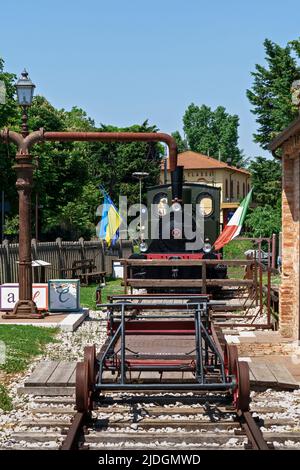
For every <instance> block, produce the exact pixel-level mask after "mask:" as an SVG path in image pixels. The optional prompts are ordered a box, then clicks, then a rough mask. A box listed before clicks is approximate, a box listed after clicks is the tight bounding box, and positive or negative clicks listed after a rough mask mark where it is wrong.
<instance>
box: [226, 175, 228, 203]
mask: <svg viewBox="0 0 300 470" xmlns="http://www.w3.org/2000/svg"><path fill="white" fill-rule="evenodd" d="M225 197H226V199H227V198H228V180H227V179H226V180H225Z"/></svg>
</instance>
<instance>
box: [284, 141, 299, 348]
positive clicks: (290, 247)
mask: <svg viewBox="0 0 300 470" xmlns="http://www.w3.org/2000/svg"><path fill="white" fill-rule="evenodd" d="M283 150H284V151H283V157H282V175H283V176H282V281H281V288H280V332H281V334H282V335H283V336H284V337H286V338H291V339H294V340H298V341H299V340H300V332H299V317H300V310H299V309H300V307H299V298H300V296H299V292H300V286H299V283H300V278H299V263H300V258H299V245H300V240H299V229H300V227H299V213H300V210H299V199H300V192H299V187H300V152H299V150H296V149H293V151H292V152H291V148H290V147H289V148H284V149H283Z"/></svg>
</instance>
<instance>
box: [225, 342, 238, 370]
mask: <svg viewBox="0 0 300 470" xmlns="http://www.w3.org/2000/svg"><path fill="white" fill-rule="evenodd" d="M237 361H238V348H237V347H236V346H235V345H234V344H226V346H225V351H224V364H225V370H226V372H227V374H228V375H233V374H235V373H236V362H237Z"/></svg>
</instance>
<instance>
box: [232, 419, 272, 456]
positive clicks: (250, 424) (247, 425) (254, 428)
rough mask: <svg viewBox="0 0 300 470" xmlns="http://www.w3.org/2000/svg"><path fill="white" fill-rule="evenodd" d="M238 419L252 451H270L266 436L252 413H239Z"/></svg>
mask: <svg viewBox="0 0 300 470" xmlns="http://www.w3.org/2000/svg"><path fill="white" fill-rule="evenodd" d="M238 417H239V420H240V424H241V427H242V429H243V431H245V433H246V436H247V438H248V441H249V444H250V445H251V447H252V449H253V450H270V448H269V446H268V443H267V442H266V441H265V439H264V436H263V434H262V432H261V430H260V428H259V427H258V425H257V423H256V422H255V420H254V418H253V416H252V415H251V413H250V411H238Z"/></svg>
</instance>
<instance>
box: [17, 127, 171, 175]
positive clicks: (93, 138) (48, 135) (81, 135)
mask: <svg viewBox="0 0 300 470" xmlns="http://www.w3.org/2000/svg"><path fill="white" fill-rule="evenodd" d="M28 137H30V136H28ZM28 137H26V139H27V138H28ZM43 140H47V141H59V142H69V141H85V142H97V141H100V142H165V143H166V144H167V145H168V147H169V157H170V170H171V171H173V170H175V168H176V166H177V144H176V140H175V139H174V138H173V137H172V136H170V135H169V134H164V133H161V132H44V135H43Z"/></svg>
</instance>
